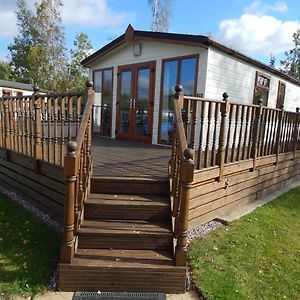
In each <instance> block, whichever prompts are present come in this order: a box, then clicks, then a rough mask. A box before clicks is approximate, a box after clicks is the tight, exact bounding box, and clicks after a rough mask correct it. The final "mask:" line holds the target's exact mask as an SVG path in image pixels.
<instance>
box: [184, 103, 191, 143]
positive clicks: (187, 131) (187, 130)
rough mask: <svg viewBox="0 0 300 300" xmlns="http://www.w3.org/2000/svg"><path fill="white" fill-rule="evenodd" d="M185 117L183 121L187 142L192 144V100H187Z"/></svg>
mask: <svg viewBox="0 0 300 300" xmlns="http://www.w3.org/2000/svg"><path fill="white" fill-rule="evenodd" d="M185 100H186V101H185V117H184V120H183V124H184V128H185V136H186V140H187V141H188V144H190V139H189V136H190V132H191V128H190V125H191V118H190V116H191V100H190V99H185Z"/></svg>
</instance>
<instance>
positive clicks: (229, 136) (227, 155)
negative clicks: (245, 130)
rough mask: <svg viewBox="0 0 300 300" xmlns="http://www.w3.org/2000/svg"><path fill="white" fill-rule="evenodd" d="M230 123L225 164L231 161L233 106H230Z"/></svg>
mask: <svg viewBox="0 0 300 300" xmlns="http://www.w3.org/2000/svg"><path fill="white" fill-rule="evenodd" d="M229 111H230V112H229V121H228V133H227V142H226V150H225V162H226V163H228V161H229V153H230V138H231V125H232V116H233V105H232V104H231V105H229Z"/></svg>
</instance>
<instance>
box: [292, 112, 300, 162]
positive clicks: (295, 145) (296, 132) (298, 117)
mask: <svg viewBox="0 0 300 300" xmlns="http://www.w3.org/2000/svg"><path fill="white" fill-rule="evenodd" d="M299 111H300V108H299V107H297V108H296V113H297V115H296V117H295V128H294V145H293V146H294V147H293V159H295V158H296V151H297V147H298V143H299V141H298V135H299V123H300V113H299Z"/></svg>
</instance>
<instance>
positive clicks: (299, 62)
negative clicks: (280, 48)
mask: <svg viewBox="0 0 300 300" xmlns="http://www.w3.org/2000/svg"><path fill="white" fill-rule="evenodd" d="M293 43H294V48H293V49H291V50H289V51H286V52H285V56H286V59H285V60H282V61H281V67H282V69H283V71H285V72H286V73H287V74H289V75H291V76H293V77H295V78H296V79H299V80H300V29H298V30H297V31H296V32H295V33H294V34H293Z"/></svg>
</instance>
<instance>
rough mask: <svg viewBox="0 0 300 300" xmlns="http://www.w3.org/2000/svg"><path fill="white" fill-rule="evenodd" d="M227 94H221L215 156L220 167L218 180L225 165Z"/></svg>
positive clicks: (220, 178) (221, 176) (221, 177)
mask: <svg viewBox="0 0 300 300" xmlns="http://www.w3.org/2000/svg"><path fill="white" fill-rule="evenodd" d="M228 98H229V96H228V94H227V93H224V94H223V101H224V102H223V103H222V104H221V107H220V111H221V125H220V136H219V149H218V156H217V164H218V165H219V167H220V173H219V181H221V180H222V179H223V174H224V165H225V132H226V117H227V114H228V111H229V100H228Z"/></svg>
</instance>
